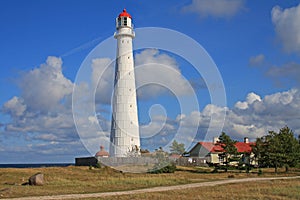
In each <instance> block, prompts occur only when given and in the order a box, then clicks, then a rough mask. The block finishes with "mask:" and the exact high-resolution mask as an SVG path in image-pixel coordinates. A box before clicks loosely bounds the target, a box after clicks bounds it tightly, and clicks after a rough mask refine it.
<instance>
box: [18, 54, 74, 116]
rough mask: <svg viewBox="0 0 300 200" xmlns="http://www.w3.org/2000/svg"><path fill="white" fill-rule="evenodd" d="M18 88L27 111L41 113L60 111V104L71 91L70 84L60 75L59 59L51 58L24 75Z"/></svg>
mask: <svg viewBox="0 0 300 200" xmlns="http://www.w3.org/2000/svg"><path fill="white" fill-rule="evenodd" d="M19 86H20V88H21V91H22V94H21V96H22V99H23V100H24V104H26V106H27V109H29V110H33V111H41V112H52V111H55V110H60V109H61V104H60V102H61V101H63V100H64V99H65V98H66V97H67V96H69V95H71V93H72V90H73V84H72V82H71V81H70V80H68V79H67V78H65V77H64V75H63V74H62V60H61V58H57V57H53V56H49V57H48V58H47V61H46V63H44V64H42V65H41V66H40V67H39V68H35V69H33V70H31V71H29V72H27V73H24V74H23V76H22V77H21V80H20V82H19Z"/></svg>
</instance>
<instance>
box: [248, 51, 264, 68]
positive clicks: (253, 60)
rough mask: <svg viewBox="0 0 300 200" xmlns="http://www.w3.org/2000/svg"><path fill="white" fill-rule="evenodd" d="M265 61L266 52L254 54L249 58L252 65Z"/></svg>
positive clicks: (258, 64)
mask: <svg viewBox="0 0 300 200" xmlns="http://www.w3.org/2000/svg"><path fill="white" fill-rule="evenodd" d="M264 61H265V55H264V54H258V55H256V56H252V57H251V58H250V59H249V64H250V65H251V66H260V65H262V64H263V63H264Z"/></svg>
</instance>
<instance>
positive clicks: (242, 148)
mask: <svg viewBox="0 0 300 200" xmlns="http://www.w3.org/2000/svg"><path fill="white" fill-rule="evenodd" d="M198 144H200V145H201V146H203V147H204V148H205V149H207V150H208V151H209V152H212V153H217V152H222V151H223V148H222V147H221V144H214V143H212V142H199V143H198ZM254 144H255V143H253V142H249V143H245V142H237V143H235V147H236V149H237V151H238V152H239V153H243V152H248V153H250V152H251V150H252V148H251V145H254Z"/></svg>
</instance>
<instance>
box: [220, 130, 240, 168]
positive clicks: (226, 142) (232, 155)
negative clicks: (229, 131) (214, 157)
mask: <svg viewBox="0 0 300 200" xmlns="http://www.w3.org/2000/svg"><path fill="white" fill-rule="evenodd" d="M235 143H236V141H235V140H232V139H231V138H230V136H229V135H226V133H224V132H222V134H221V135H220V136H219V142H218V144H219V145H220V146H221V147H222V149H223V153H222V154H220V155H219V156H220V157H222V158H223V160H224V164H225V171H226V172H227V170H228V166H229V164H230V162H232V161H235V160H236V159H237V149H236V147H235Z"/></svg>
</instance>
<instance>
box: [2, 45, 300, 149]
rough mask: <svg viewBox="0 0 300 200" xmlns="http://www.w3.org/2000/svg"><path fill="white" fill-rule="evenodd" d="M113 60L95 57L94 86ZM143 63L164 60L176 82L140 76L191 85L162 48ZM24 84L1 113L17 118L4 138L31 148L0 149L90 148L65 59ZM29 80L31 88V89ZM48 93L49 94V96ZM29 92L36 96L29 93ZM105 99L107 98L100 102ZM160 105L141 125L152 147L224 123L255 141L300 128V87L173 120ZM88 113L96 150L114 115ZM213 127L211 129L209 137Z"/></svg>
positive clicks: (190, 138)
mask: <svg viewBox="0 0 300 200" xmlns="http://www.w3.org/2000/svg"><path fill="white" fill-rule="evenodd" d="M110 62H111V61H110V60H109V59H100V58H99V59H95V60H94V61H93V63H92V66H91V67H92V71H93V75H92V77H91V79H92V82H93V83H94V85H97V84H96V82H98V80H97V77H98V75H99V74H101V73H102V72H103V70H102V69H104V68H105V67H103V66H107V65H109V64H110ZM137 62H138V64H140V65H146V66H147V65H149V66H151V68H155V66H158V67H160V66H161V65H158V63H159V64H163V66H164V65H167V66H168V68H169V69H172V70H171V71H173V72H175V73H174V74H171V75H172V76H171V78H174V79H175V80H176V83H174V82H172V80H171V79H170V78H168V77H167V75H166V74H163V73H162V72H164V71H160V72H161V74H160V73H157V71H155V70H154V71H155V72H156V73H154V72H152V71H151V70H150V69H148V68H147V70H149V71H147V72H146V73H145V74H144V75H142V74H141V75H140V76H144V77H145V78H146V75H149V76H150V78H151V79H149V81H150V82H151V81H158V80H157V79H166V80H167V82H171V83H172V84H174V85H175V87H178V89H176V88H175V89H174V90H177V93H178V94H184V91H183V90H182V87H183V88H184V87H186V85H185V84H186V83H185V81H184V80H183V78H182V76H181V73H180V69H179V67H178V65H177V64H176V62H175V60H174V59H173V58H172V57H170V56H166V55H163V54H159V52H157V51H156V50H147V51H142V52H141V53H140V54H138V55H137ZM101 67H102V68H101ZM99 68H100V69H99ZM110 68H113V67H110ZM109 70H111V69H109ZM104 71H105V70H104ZM105 73H107V76H111V75H112V73H113V72H111V71H110V72H105ZM273 74H279V72H278V73H277V72H276V73H275V72H273ZM155 75H156V77H155ZM169 75H170V74H169ZM173 75H174V76H173ZM103 81H104V83H105V82H107V84H106V85H105V84H104V85H101V84H99V82H98V85H97V88H98V89H97V91H98V92H99V93H100V94H102V93H101V91H103V93H104V94H105V93H109V92H108V91H109V89H107V87H108V85H109V79H108V78H107V79H104V80H103ZM33 83H35V84H33ZM19 84H20V88H21V95H20V96H15V97H12V98H11V99H10V100H8V101H7V102H6V103H4V104H3V106H2V108H1V112H2V113H6V114H8V115H9V116H10V117H11V121H9V122H7V123H4V124H2V125H1V126H2V127H1V129H2V132H1V134H2V135H1V136H0V139H1V140H3V139H4V137H3V135H4V134H5V137H11V138H12V137H13V138H16V137H18V140H20V138H21V139H22V140H23V141H24V144H27V146H21V147H19V148H14V149H9V148H8V147H7V148H6V147H4V148H2V149H0V152H10V151H11V152H13V150H14V151H15V152H16V151H18V149H19V150H20V151H28V152H34V151H38V150H40V152H39V153H40V154H41V155H43V154H44V155H51V154H52V155H54V154H63V153H67V154H70V155H73V154H75V155H78V154H80V152H81V153H82V152H84V149H83V148H82V146H80V142H79V138H78V136H77V131H76V127H75V125H74V121H73V118H72V110H71V100H70V99H71V88H72V87H73V86H74V83H72V82H71V81H70V80H69V79H67V78H66V77H65V76H64V75H63V73H62V61H61V59H60V58H56V57H49V58H48V59H47V61H46V62H45V63H44V64H42V65H41V66H40V67H38V68H35V69H33V70H31V71H29V72H27V73H24V74H23V75H22V77H21V79H20V82H19ZM26 84H27V86H28V87H29V88H27V87H26ZM75 87H78V88H80V92H81V93H80V94H81V95H83V96H84V94H85V92H86V90H87V89H88V87H87V86H86V84H81V85H76V86H75ZM95 87H96V86H95ZM101 87H102V88H101ZM30 89H32V90H30ZM45 91H47V92H48V95H46V94H45ZM151 91H156V92H158V93H159V94H163V93H160V92H163V91H161V89H160V88H159V89H156V88H154V89H151V90H148V92H149V93H150V92H151ZM25 92H26V93H27V92H28V93H30V94H25ZM40 93H41V95H40ZM152 95H155V94H152ZM44 98H45V99H44ZM36 101H41V102H38V104H37V105H34V103H33V102H36ZM99 102H101V101H100V100H99ZM101 103H105V102H104V101H103V102H101ZM48 104H49V105H48ZM83 106H85V104H83ZM155 108H156V109H154V110H153V113H152V114H151V122H149V123H148V124H144V125H141V136H142V145H144V146H143V148H149V149H151V147H153V148H158V147H159V146H167V145H168V143H169V142H171V141H172V139H173V138H176V139H177V140H178V141H180V142H183V143H185V144H186V147H188V146H189V144H191V143H192V142H195V141H198V140H200V139H211V138H212V137H214V136H218V135H219V134H220V129H219V127H223V126H224V127H223V131H225V132H226V133H228V134H229V135H231V136H232V137H234V138H235V139H242V138H243V137H245V136H247V137H249V138H252V139H254V138H256V137H260V136H262V135H264V134H266V133H267V131H268V130H277V129H279V128H281V127H283V126H285V125H288V126H289V127H291V128H292V129H293V130H294V131H295V133H299V132H300V125H299V113H300V91H299V89H296V88H295V89H291V90H288V91H283V92H278V93H274V94H270V95H266V96H264V97H261V96H260V95H258V94H255V93H254V92H251V93H249V94H248V95H247V96H246V98H245V100H241V101H238V102H237V103H236V104H235V105H234V107H233V108H227V107H220V106H216V105H212V104H208V105H206V106H205V107H204V109H203V110H201V111H200V110H194V111H191V112H189V113H180V114H178V116H177V117H176V118H175V119H171V118H168V117H167V116H168V115H167V114H166V113H167V112H168V111H165V110H164V109H163V108H161V107H160V106H156V107H155ZM157 108H159V109H157ZM224 112H225V113H226V119H225V123H224V124H223V122H224V118H223V117H224V115H223V114H224ZM87 117H88V119H87V120H83V119H81V118H79V122H78V124H79V126H81V128H82V130H83V132H84V134H83V135H82V137H84V138H82V139H86V140H87V141H88V145H92V146H93V147H95V151H96V150H98V146H99V143H101V142H104V141H107V140H108V138H109V128H110V119H107V118H105V117H103V116H102V115H101V113H100V114H99V115H93V116H87ZM97 121H98V123H99V124H101V127H102V128H104V129H103V130H99V129H98V127H97ZM208 130H211V131H210V132H209V135H206V133H207V131H208ZM66 147H68V148H67V149H68V150H66ZM72 148H76V152H73V154H72V150H70V149H72ZM80 148H82V149H80ZM106 148H107V147H106ZM166 150H168V149H166ZM78 152H79V153H78ZM29 154H30V153H29ZM30 155H31V154H30Z"/></svg>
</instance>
